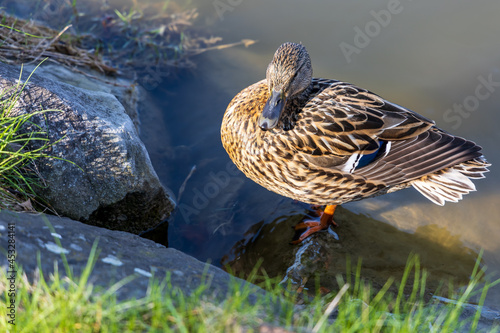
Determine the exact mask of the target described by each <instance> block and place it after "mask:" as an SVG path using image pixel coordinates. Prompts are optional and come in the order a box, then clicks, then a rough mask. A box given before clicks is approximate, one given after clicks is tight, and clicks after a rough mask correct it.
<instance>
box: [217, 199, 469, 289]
mask: <svg viewBox="0 0 500 333" xmlns="http://www.w3.org/2000/svg"><path fill="white" fill-rule="evenodd" d="M308 213H309V214H312V213H313V212H312V211H309V212H308ZM303 217H304V215H303V214H296V215H290V216H282V217H279V218H277V219H275V220H274V221H272V222H270V223H265V222H263V221H261V222H259V223H256V224H255V225H253V226H252V227H251V228H250V229H249V230H248V231H247V232H246V233H245V237H244V238H243V239H241V240H240V241H239V242H237V243H236V244H235V246H234V247H233V248H232V249H231V251H230V253H229V255H227V256H226V257H225V258H224V259H223V264H225V265H227V266H228V267H230V269H231V271H233V272H238V273H244V274H249V273H250V272H251V270H252V268H253V267H255V265H256V264H257V263H258V262H259V261H260V260H261V259H262V260H263V261H262V266H261V267H262V268H263V269H264V270H265V271H266V272H267V274H269V275H270V276H272V277H275V276H280V277H283V276H285V272H286V278H287V279H289V280H290V281H291V282H293V283H294V284H296V285H297V286H301V285H302V284H304V286H305V287H306V288H309V289H311V290H315V283H316V276H319V281H320V286H321V287H322V288H324V289H326V290H334V289H335V288H337V282H336V276H337V275H338V274H344V273H345V272H346V269H347V267H346V263H347V260H348V259H349V260H351V262H353V263H354V264H355V263H356V262H357V260H358V258H361V259H362V271H361V272H362V274H361V275H362V276H363V277H364V278H366V279H368V280H370V281H372V282H373V283H374V285H375V286H382V285H383V284H384V283H385V282H386V281H387V279H388V278H389V277H395V278H396V279H398V278H401V276H402V273H403V271H404V267H405V265H406V262H407V259H408V256H409V255H410V254H411V253H415V254H418V255H419V257H420V260H421V264H422V267H424V268H425V269H426V270H427V271H428V272H429V276H428V280H427V287H428V290H429V291H434V290H436V288H438V287H439V286H440V285H441V282H442V281H448V280H452V281H454V282H455V283H457V282H458V283H459V284H460V283H465V282H467V281H468V278H469V276H470V273H471V271H472V269H473V267H474V264H475V261H476V257H477V254H476V252H475V251H473V250H472V249H470V248H469V247H467V246H465V245H464V244H463V242H462V241H461V240H460V238H459V237H458V236H453V235H452V234H451V233H450V232H449V231H448V230H447V229H446V228H444V227H441V226H439V225H436V224H431V225H426V226H421V227H419V228H417V230H416V232H415V233H414V234H410V233H407V232H403V231H401V230H399V229H397V228H395V227H393V226H391V225H388V224H387V223H383V222H381V221H377V220H375V219H373V218H369V217H367V216H364V215H362V214H355V213H352V212H351V211H349V210H347V209H345V208H343V207H340V208H339V209H338V211H337V212H336V214H335V220H336V221H337V223H338V224H339V227H336V228H334V231H335V233H336V235H338V239H336V238H337V237H336V236H334V235H332V234H329V233H328V232H322V233H319V235H318V236H313V237H310V239H309V240H307V241H305V242H304V244H302V245H301V246H291V245H289V243H288V242H289V241H290V240H291V238H292V237H293V235H294V231H293V229H292V228H291V227H290V226H293V225H294V224H295V223H297V222H300V221H301V220H302V219H303ZM455 285H456V284H455Z"/></svg>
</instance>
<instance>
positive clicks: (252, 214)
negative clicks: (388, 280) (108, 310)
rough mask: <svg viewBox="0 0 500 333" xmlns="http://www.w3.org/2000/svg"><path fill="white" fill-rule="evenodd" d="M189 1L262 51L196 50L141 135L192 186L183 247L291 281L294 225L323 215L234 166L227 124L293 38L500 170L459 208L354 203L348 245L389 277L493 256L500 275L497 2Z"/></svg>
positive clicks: (172, 237)
mask: <svg viewBox="0 0 500 333" xmlns="http://www.w3.org/2000/svg"><path fill="white" fill-rule="evenodd" d="M151 2H155V3H158V1H151ZM221 4H222V5H221ZM186 5H187V6H189V5H192V6H195V7H198V8H199V10H200V13H201V15H200V19H199V22H198V23H199V24H200V25H202V26H203V29H205V30H207V31H209V32H210V33H212V34H213V35H215V36H221V37H223V38H224V42H228V43H230V42H236V41H239V40H241V39H244V38H249V39H255V40H258V43H257V44H254V45H252V46H250V47H248V48H244V47H234V48H230V49H225V50H220V51H213V52H210V53H205V54H203V55H201V56H197V57H195V59H194V61H195V62H196V63H197V64H198V68H197V69H196V70H194V71H192V72H181V73H178V75H177V77H176V78H174V77H170V78H164V79H163V80H162V82H161V86H160V87H158V88H156V89H154V90H152V91H150V93H151V101H150V103H151V104H150V106H149V107H148V108H147V109H145V110H143V111H142V113H141V121H142V128H141V131H142V134H141V135H142V137H143V139H144V141H145V143H146V145H147V148H148V150H149V152H150V155H151V158H152V161H153V164H154V166H155V168H156V170H157V172H158V174H159V176H160V178H161V180H162V181H163V182H164V184H165V185H167V186H168V187H169V188H171V189H172V191H173V192H174V193H175V195H176V196H178V195H179V189H180V188H181V186H182V185H183V183H185V188H184V191H183V193H182V195H181V196H180V200H178V204H179V209H178V210H177V211H176V213H175V214H174V216H173V218H172V219H171V221H170V223H169V230H168V243H169V245H170V246H171V247H174V248H177V249H180V250H182V251H184V252H186V253H189V254H191V255H194V256H195V257H197V258H199V259H200V260H203V261H205V260H210V261H212V263H213V264H215V265H220V264H221V260H224V261H225V262H229V261H231V262H232V263H233V267H234V268H240V269H241V270H242V271H245V270H246V269H248V267H249V266H251V265H252V264H253V263H255V261H256V258H258V257H261V256H262V257H265V258H267V260H266V265H267V267H266V269H268V270H269V271H272V272H274V273H275V274H278V275H283V274H284V273H285V272H284V270H285V269H286V267H284V266H283V264H282V261H280V260H281V259H280V258H279V257H277V256H278V255H277V253H278V254H282V253H290V254H292V253H293V252H294V251H295V250H296V248H294V247H293V246H290V245H288V241H289V240H290V237H291V235H293V232H292V231H291V229H290V226H292V225H293V223H296V222H297V221H296V220H299V219H301V218H302V216H303V215H304V214H307V213H309V212H310V210H309V209H308V207H306V206H304V205H301V204H299V203H296V202H293V201H291V200H289V199H286V198H283V197H280V196H278V195H276V194H274V193H271V192H268V191H267V190H265V189H263V188H261V187H259V186H258V185H256V184H254V183H253V182H251V181H250V180H247V179H246V178H245V177H244V176H243V175H242V174H241V173H239V172H238V171H235V170H234V167H233V165H232V163H231V161H230V160H229V158H228V156H227V154H226V153H225V151H224V149H223V148H222V145H221V142H220V134H219V129H220V124H221V120H222V116H223V113H224V110H225V108H226V106H227V105H228V103H229V102H230V100H231V99H232V97H233V96H234V95H236V94H237V93H238V92H239V91H240V90H241V89H243V88H245V87H246V86H248V85H250V84H252V83H254V82H256V81H258V80H260V79H262V78H264V76H265V69H266V66H267V64H268V63H269V61H270V60H271V58H272V55H273V53H274V51H275V50H276V48H277V47H278V46H279V45H280V44H281V43H283V42H285V41H294V42H302V43H303V44H304V45H305V46H306V47H307V49H308V51H309V53H310V55H311V59H312V64H313V69H314V76H318V77H326V78H335V79H339V80H344V81H347V82H351V83H355V84H357V85H359V86H361V87H364V88H367V89H369V90H371V91H374V92H376V93H378V94H379V95H381V96H383V97H384V98H386V99H388V100H390V101H392V102H395V103H398V104H400V105H403V106H405V107H408V108H410V109H412V110H415V111H417V112H419V113H421V114H422V115H424V116H426V117H428V118H431V119H434V120H435V121H436V123H437V125H438V126H439V127H441V128H443V129H445V130H447V131H450V132H452V133H453V134H455V135H459V136H463V137H466V138H468V139H470V140H473V141H475V142H477V143H479V144H480V145H481V146H482V147H483V149H484V155H485V156H486V157H487V159H488V161H489V162H491V163H492V164H493V166H492V167H491V168H490V170H491V172H490V173H488V174H487V178H486V180H478V181H476V182H475V184H476V187H477V190H478V191H477V192H474V193H471V194H469V195H467V196H466V197H465V198H464V200H463V201H461V202H460V203H458V204H453V203H448V204H446V205H445V206H444V207H439V206H436V205H434V204H432V203H431V202H430V201H428V200H427V199H425V198H424V197H422V196H421V195H420V194H418V193H417V192H416V191H415V190H412V189H408V190H404V191H399V192H396V193H393V194H389V195H385V196H381V197H377V198H372V199H368V200H364V201H360V202H355V203H349V204H346V205H344V206H343V207H344V208H345V209H344V210H342V212H341V215H340V216H339V217H337V216H336V219H337V220H339V219H340V220H342V223H341V227H340V228H344V229H339V231H338V233H339V234H340V235H341V236H342V232H341V230H351V229H352V230H353V231H352V233H351V234H349V235H351V236H352V235H357V236H356V237H355V238H353V239H352V240H351V244H356V246H351V247H352V249H350V250H349V251H353V252H352V253H356V254H357V255H360V256H364V257H365V259H364V262H365V263H366V264H367V266H369V267H371V270H372V271H374V272H375V273H377V274H380V275H381V277H380V276H379V278H381V279H383V278H385V277H386V276H388V275H390V274H391V272H394V271H395V270H396V268H398V269H399V267H401V265H404V260H405V258H406V257H407V255H408V253H409V252H411V251H412V250H414V251H416V252H418V253H419V254H420V255H421V256H422V258H423V260H424V261H425V260H427V261H426V265H427V266H428V269H429V270H430V271H431V272H435V273H436V274H438V275H439V272H441V271H445V272H446V273H445V274H443V275H440V276H443V277H447V276H452V275H453V274H454V273H456V275H457V276H460V277H464V276H465V277H466V276H467V274H468V272H470V269H471V262H472V261H473V257H475V255H476V254H477V253H478V252H479V250H480V249H481V248H483V249H484V251H485V253H484V264H485V265H486V266H488V272H489V273H494V274H496V275H495V276H496V277H499V276H500V274H499V273H498V272H500V241H499V237H500V218H499V216H500V205H499V203H500V200H499V199H500V191H499V187H500V176H499V173H498V170H499V169H498V165H500V158H499V154H498V141H500V132H499V131H498V130H497V126H498V125H497V124H498V123H499V120H500V112H498V108H499V107H500V37H499V36H500V24H499V23H498V13H499V12H500V3H499V2H498V1H496V0H485V1H479V2H468V1H452V0H446V1H440V2H433V1H431V0H425V1H419V2H415V1H409V0H401V2H398V3H397V2H394V1H368V0H364V1H356V2H349V3H348V2H337V3H335V2H332V1H326V0H321V1H315V2H314V4H311V3H306V2H302V1H285V0H279V1H264V0H255V1H250V0H239V1H238V0H234V1H228V0H215V1H209V2H202V1H201V0H197V1H192V2H191V3H190V4H186ZM360 31H361V32H360ZM488 81H489V82H490V83H489V84H488V83H485V82H488ZM460 109H461V110H460ZM193 166H196V170H194V171H193V172H192V175H191V177H188V175H189V174H190V172H191V170H192V168H193ZM186 178H188V179H187V180H186ZM353 226H356V229H355V230H354V229H353V228H354V227H353ZM387 228H389V229H387ZM351 236H349V237H351ZM342 237H348V236H347V234H346V235H344V236H342ZM157 238H159V239H161V238H162V237H161V234H160V235H159V236H158V235H157ZM422 240H428V242H427V241H426V242H424V241H422ZM165 241H166V240H165ZM346 242H347V240H346ZM376 250H378V251H376ZM374 252H377V253H374ZM273 256H274V258H273ZM273 262H274V264H273ZM375 273H374V275H376V274H375ZM499 303H500V287H496V288H493V289H492V290H490V292H489V297H488V299H487V305H489V306H493V307H497V308H499V307H500V305H498V304H499Z"/></svg>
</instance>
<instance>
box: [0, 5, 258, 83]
mask: <svg viewBox="0 0 500 333" xmlns="http://www.w3.org/2000/svg"><path fill="white" fill-rule="evenodd" d="M16 1H17V0H16ZM22 1H23V0H21V2H22ZM8 3H9V1H7V6H6V7H7V8H8V7H9V6H8ZM41 4H43V2H40V1H33V2H30V3H29V6H30V7H33V8H34V10H36V8H38V10H41V11H42V12H41V14H39V15H36V14H35V15H33V14H31V16H32V17H35V18H37V19H42V20H41V21H39V20H33V19H30V20H23V19H19V18H15V17H12V16H9V15H7V14H6V13H0V24H1V26H0V61H2V62H4V63H7V64H15V65H18V64H21V63H24V64H29V63H32V64H38V63H39V62H40V61H41V60H42V59H45V58H47V61H49V62H52V63H56V64H59V65H63V66H65V67H67V68H70V69H72V70H74V71H77V72H80V73H83V74H86V75H89V74H88V73H85V72H84V71H82V69H93V70H97V71H98V72H100V73H103V74H106V75H125V76H128V77H131V78H137V77H138V76H140V75H142V74H144V73H147V72H151V71H152V68H154V72H155V73H157V74H159V75H162V76H168V75H170V73H171V72H172V71H173V69H175V68H193V67H194V66H195V64H194V63H193V61H192V60H191V59H190V58H191V57H192V56H194V55H197V54H200V53H203V52H206V51H209V50H214V49H222V48H226V47H232V46H235V45H239V44H243V45H245V46H248V45H250V44H253V43H254V41H252V40H242V41H240V42H237V43H231V44H221V40H222V39H221V38H220V37H210V36H207V35H206V33H204V32H203V31H198V30H199V29H198V28H196V27H195V26H194V23H195V21H196V20H197V18H198V12H197V11H196V9H187V10H185V9H182V8H180V7H179V6H177V5H175V4H174V3H169V4H168V6H166V5H164V6H163V7H161V8H156V7H154V5H140V4H138V3H135V4H134V5H132V7H131V8H128V9H117V8H106V9H103V8H96V7H97V6H87V7H85V9H79V8H78V2H77V1H76V2H74V5H73V6H71V4H70V3H66V5H65V6H61V7H60V8H58V9H57V10H58V11H59V13H57V15H55V17H63V18H67V19H66V20H65V21H64V22H63V21H59V22H50V20H49V22H43V18H44V15H43V10H44V8H43V7H41ZM140 6H142V8H141V7H140ZM87 8H94V9H87ZM81 10H82V11H83V10H88V12H82V11H81ZM92 10H93V11H94V12H92ZM51 17H54V15H52V16H51ZM51 23H52V25H53V26H54V25H55V26H57V25H61V23H64V25H63V26H62V27H58V28H57V29H53V28H49V27H47V26H45V25H48V24H51Z"/></svg>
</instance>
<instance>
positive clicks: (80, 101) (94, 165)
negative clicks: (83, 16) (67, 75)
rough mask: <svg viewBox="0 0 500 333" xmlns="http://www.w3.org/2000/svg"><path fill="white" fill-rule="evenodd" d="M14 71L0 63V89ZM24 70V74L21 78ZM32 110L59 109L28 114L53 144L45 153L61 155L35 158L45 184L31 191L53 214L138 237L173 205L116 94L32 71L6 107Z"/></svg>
mask: <svg viewBox="0 0 500 333" xmlns="http://www.w3.org/2000/svg"><path fill="white" fill-rule="evenodd" d="M19 71H20V70H19V69H18V68H15V67H11V66H7V65H0V77H1V78H0V89H1V90H3V91H4V92H6V91H8V89H12V87H14V86H15V85H16V84H17V83H16V81H17V79H18V78H19ZM28 74H29V73H26V72H25V73H23V82H24V81H25V80H26V79H27V76H28ZM37 110H60V111H53V112H46V113H44V114H43V115H38V116H34V117H32V118H31V120H32V121H33V122H34V124H35V126H40V127H41V128H42V129H43V130H44V131H46V132H47V134H48V138H49V140H50V142H53V143H54V144H53V145H52V146H51V148H50V151H49V152H48V154H50V155H51V156H54V157H57V158H60V159H41V160H38V161H37V167H38V170H39V173H40V176H41V177H42V178H43V179H44V181H45V183H46V187H43V188H38V189H36V192H37V194H38V195H39V196H40V197H41V198H43V199H44V200H45V201H46V202H47V203H48V204H50V205H51V206H52V207H53V208H54V209H55V210H56V211H57V212H58V213H59V214H62V215H65V216H68V217H70V218H72V219H75V220H79V221H82V222H85V223H88V224H92V225H97V226H102V227H106V228H109V229H117V230H123V231H129V232H132V233H136V234H137V233H141V232H143V231H145V230H148V229H150V228H152V227H154V226H156V225H158V224H159V223H160V222H161V221H162V220H164V219H166V218H167V217H168V216H169V215H170V213H171V211H172V210H173V208H174V203H173V202H172V200H171V199H170V197H169V195H168V194H167V191H166V189H165V188H164V187H163V186H162V184H161V183H160V181H159V179H158V176H157V174H156V172H155V170H154V169H153V167H152V165H151V161H150V159H149V155H148V152H147V151H146V148H145V146H144V144H143V143H142V142H141V140H140V139H139V136H138V133H137V130H136V128H135V126H134V124H133V122H132V120H131V118H130V117H129V116H128V115H127V114H126V112H125V109H124V107H123V105H122V104H121V103H120V102H119V101H118V99H117V98H116V97H115V96H114V95H112V94H110V93H107V92H102V91H98V90H94V91H91V90H87V89H80V88H77V87H74V86H72V85H68V84H65V83H60V82H56V81H52V80H50V79H47V78H45V77H43V76H40V75H37V74H36V73H35V74H33V76H32V77H31V78H30V79H29V82H28V84H27V85H26V87H25V88H24V89H23V91H22V92H21V93H20V94H19V100H18V102H17V103H16V105H15V107H14V108H13V111H12V112H13V113H14V114H22V113H25V112H33V111H37ZM129 113H130V112H129ZM32 128H33V127H32ZM24 130H30V128H26V129H24ZM30 148H34V147H30ZM61 159H65V160H68V161H71V162H73V163H74V164H72V163H69V162H67V161H64V160H61Z"/></svg>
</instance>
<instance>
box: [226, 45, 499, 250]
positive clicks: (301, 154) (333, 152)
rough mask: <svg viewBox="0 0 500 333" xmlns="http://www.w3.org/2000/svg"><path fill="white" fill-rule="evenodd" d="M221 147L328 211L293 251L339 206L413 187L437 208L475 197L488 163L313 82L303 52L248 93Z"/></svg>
mask: <svg viewBox="0 0 500 333" xmlns="http://www.w3.org/2000/svg"><path fill="white" fill-rule="evenodd" d="M221 138H222V143H223V146H224V148H225V149H226V151H227V153H228V154H229V156H230V158H231V159H232V160H233V162H234V163H235V164H236V166H237V167H238V168H239V169H240V170H241V171H243V173H244V174H245V175H246V176H247V177H248V178H250V179H252V180H253V181H255V182H256V183H258V184H260V185H262V186H263V187H265V188H267V189H268V190H271V191H273V192H276V193H278V194H280V195H283V196H286V197H289V198H293V199H295V200H298V201H302V202H305V203H309V204H314V205H326V208H325V209H324V211H323V212H322V213H321V216H320V219H319V221H306V222H303V223H300V224H299V225H297V226H296V229H299V230H300V229H307V230H306V231H305V232H304V233H303V234H302V235H301V236H300V237H299V239H298V240H297V241H295V243H299V242H301V241H303V240H304V239H305V238H306V237H308V236H310V235H311V234H313V233H315V232H317V231H320V230H323V229H326V228H328V227H329V226H330V225H332V224H334V225H335V222H334V221H333V214H334V211H335V208H336V207H337V205H340V204H343V203H346V202H350V201H355V200H361V199H365V198H369V197H373V196H376V195H381V194H385V193H390V192H394V191H398V190H401V189H404V188H407V187H409V186H413V187H414V188H415V189H417V190H418V191H419V192H420V193H421V194H423V195H424V196H425V197H426V198H428V199H429V200H431V201H432V202H434V203H435V204H438V205H443V204H444V203H445V201H451V202H457V201H459V200H460V199H462V195H464V194H467V193H469V192H470V191H475V186H474V184H473V183H472V181H471V179H476V178H484V175H483V173H485V172H487V171H488V169H487V167H488V166H490V164H489V163H488V162H487V161H486V160H485V158H484V156H483V155H482V153H481V147H480V146H478V145H476V144H475V143H474V142H472V141H469V140H466V139H463V138H460V137H457V136H454V135H452V134H449V133H447V132H445V131H444V130H442V129H439V128H438V127H436V126H435V123H434V121H432V120H430V119H427V118H426V117H424V116H422V115H419V114H418V113H416V112H413V111H411V110H409V109H406V108H404V107H402V106H399V105H397V104H395V103H391V102H389V101H387V100H385V99H383V98H381V97H380V96H378V95H376V94H374V93H372V92H370V91H368V90H366V89H363V88H359V87H357V86H355V85H353V84H350V83H345V82H341V81H337V80H330V79H321V78H314V77H312V67H311V60H310V57H309V54H308V52H307V50H306V48H305V47H304V46H303V45H302V44H296V43H285V44H283V45H281V46H280V47H279V48H278V50H277V51H276V53H275V54H274V57H273V59H272V61H271V63H270V64H269V66H268V67H267V71H266V79H264V80H261V81H259V82H257V83H254V84H252V85H251V86H249V87H247V88H245V89H243V90H242V91H241V92H240V93H238V94H237V95H236V96H235V97H234V98H233V100H232V101H231V102H230V103H229V105H228V107H227V109H226V112H225V114H224V118H223V120H222V127H221Z"/></svg>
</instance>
